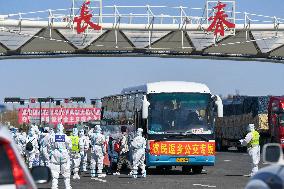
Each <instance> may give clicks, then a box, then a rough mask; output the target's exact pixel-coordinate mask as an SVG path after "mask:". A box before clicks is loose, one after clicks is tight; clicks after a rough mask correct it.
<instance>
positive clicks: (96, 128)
mask: <svg viewBox="0 0 284 189" xmlns="http://www.w3.org/2000/svg"><path fill="white" fill-rule="evenodd" d="M101 131H102V129H101V126H100V125H96V126H95V129H94V132H96V133H100V132H101Z"/></svg>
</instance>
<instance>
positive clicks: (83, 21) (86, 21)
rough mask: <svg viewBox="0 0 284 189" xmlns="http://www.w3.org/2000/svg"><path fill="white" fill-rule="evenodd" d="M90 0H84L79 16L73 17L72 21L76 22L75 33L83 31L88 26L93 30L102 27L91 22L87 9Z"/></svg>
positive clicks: (90, 15)
mask: <svg viewBox="0 0 284 189" xmlns="http://www.w3.org/2000/svg"><path fill="white" fill-rule="evenodd" d="M89 5H90V1H86V2H85V3H84V4H83V5H82V7H81V10H80V16H78V17H75V18H74V22H77V33H78V34H80V33H82V32H84V31H85V30H86V29H87V27H88V26H90V27H91V28H93V29H94V30H100V29H101V28H102V27H101V26H99V25H97V24H94V23H93V22H91V18H92V16H93V15H92V14H91V13H90V11H89V7H88V6H89Z"/></svg>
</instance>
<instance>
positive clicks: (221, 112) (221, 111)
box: [212, 95, 223, 117]
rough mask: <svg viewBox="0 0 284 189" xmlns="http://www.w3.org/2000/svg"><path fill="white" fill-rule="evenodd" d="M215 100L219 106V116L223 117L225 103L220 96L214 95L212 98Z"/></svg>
mask: <svg viewBox="0 0 284 189" xmlns="http://www.w3.org/2000/svg"><path fill="white" fill-rule="evenodd" d="M212 98H213V99H214V100H215V104H216V106H217V116H218V117H223V103H222V99H221V98H220V97H219V96H218V95H214V96H213V97H212Z"/></svg>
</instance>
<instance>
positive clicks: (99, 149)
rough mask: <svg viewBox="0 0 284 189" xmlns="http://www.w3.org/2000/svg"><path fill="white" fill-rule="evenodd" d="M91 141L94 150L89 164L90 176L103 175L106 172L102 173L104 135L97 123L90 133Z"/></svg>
mask: <svg viewBox="0 0 284 189" xmlns="http://www.w3.org/2000/svg"><path fill="white" fill-rule="evenodd" d="M91 143H92V148H93V152H94V153H93V157H92V159H91V166H90V169H91V176H92V177H96V176H98V177H105V176H106V174H103V173H102V170H103V161H104V155H105V154H106V152H105V148H104V143H105V136H104V135H103V134H102V133H101V127H100V126H99V125H96V126H95V129H94V132H93V134H91ZM96 168H97V171H96Z"/></svg>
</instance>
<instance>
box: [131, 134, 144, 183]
mask: <svg viewBox="0 0 284 189" xmlns="http://www.w3.org/2000/svg"><path fill="white" fill-rule="evenodd" d="M142 133H143V129H141V128H138V129H137V134H136V137H135V138H134V139H133V141H132V142H131V146H132V149H133V152H132V159H133V168H132V169H133V170H132V176H133V178H137V174H138V172H137V171H138V167H140V168H141V170H142V171H141V174H142V177H146V169H145V149H146V139H145V138H144V137H143V136H142Z"/></svg>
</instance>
